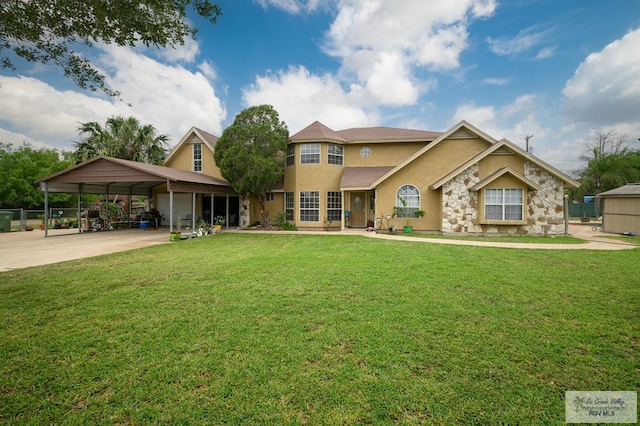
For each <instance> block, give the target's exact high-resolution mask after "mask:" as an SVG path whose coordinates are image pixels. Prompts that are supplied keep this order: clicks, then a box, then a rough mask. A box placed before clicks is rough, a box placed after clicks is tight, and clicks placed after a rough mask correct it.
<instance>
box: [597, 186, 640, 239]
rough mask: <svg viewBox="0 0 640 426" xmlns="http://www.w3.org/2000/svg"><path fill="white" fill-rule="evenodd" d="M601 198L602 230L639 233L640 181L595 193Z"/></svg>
mask: <svg viewBox="0 0 640 426" xmlns="http://www.w3.org/2000/svg"><path fill="white" fill-rule="evenodd" d="M597 198H600V199H601V200H602V230H603V231H605V232H612V233H617V234H624V233H632V234H634V235H640V183H628V184H626V185H624V186H621V187H619V188H616V189H612V190H610V191H606V192H602V193H600V194H598V195H597Z"/></svg>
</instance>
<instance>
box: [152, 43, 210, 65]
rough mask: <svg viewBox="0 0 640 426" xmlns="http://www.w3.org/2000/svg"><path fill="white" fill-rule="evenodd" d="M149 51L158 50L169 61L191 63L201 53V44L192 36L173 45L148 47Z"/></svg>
mask: <svg viewBox="0 0 640 426" xmlns="http://www.w3.org/2000/svg"><path fill="white" fill-rule="evenodd" d="M147 50H149V51H157V52H158V53H159V55H160V57H162V58H164V59H165V60H167V61H169V62H186V63H191V62H193V61H195V59H196V56H198V54H199V53H200V46H199V45H198V42H197V41H195V40H194V39H192V38H191V37H185V39H184V44H183V45H179V46H175V47H171V46H167V47H165V48H162V49H159V50H157V49H147Z"/></svg>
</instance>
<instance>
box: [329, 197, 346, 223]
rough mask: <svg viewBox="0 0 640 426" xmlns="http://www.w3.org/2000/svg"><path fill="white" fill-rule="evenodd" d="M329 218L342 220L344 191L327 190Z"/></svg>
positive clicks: (334, 220) (333, 220) (337, 220)
mask: <svg viewBox="0 0 640 426" xmlns="http://www.w3.org/2000/svg"><path fill="white" fill-rule="evenodd" d="M327 220H330V221H332V222H340V220H342V193H341V192H336V191H329V192H327Z"/></svg>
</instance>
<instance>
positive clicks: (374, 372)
mask: <svg viewBox="0 0 640 426" xmlns="http://www.w3.org/2000/svg"><path fill="white" fill-rule="evenodd" d="M639 259H640V249H634V250H625V251H619V252H608V251H582V250H571V251H569V250H567V251H562V250H559V251H554V250H514V249H499V248H485V247H461V246H453V245H440V244H438V245H432V244H425V243H411V242H403V241H389V240H376V239H368V238H362V237H358V236H342V235H335V236H334V235H331V236H326V235H322V236H309V235H282V234H278V235H263V234H233V233H227V234H224V233H223V234H221V235H217V236H213V237H207V238H201V239H197V240H189V241H183V242H179V243H174V244H167V245H162V246H155V247H150V248H146V249H140V250H135V251H130V252H126V253H119V254H113V255H109V256H102V257H97V258H92V259H87V260H82V261H74V262H66V263H61V264H57V265H51V266H45V267H36V268H30V269H25V270H16V271H10V272H5V273H0V315H1V317H0V423H9V424H24V423H30V424H51V423H63V424H117V423H120V424H122V423H125V424H140V423H165V424H194V423H195V424H221V423H224V424H242V423H244V424H252V425H253V424H300V423H308V424H352V423H374V424H393V423H409V424H411V423H414V424H417V423H433V424H443V425H450V424H460V423H464V424H498V423H504V424H562V423H563V422H564V410H565V401H564V392H565V391H566V390H637V389H638V383H639V382H638V365H639V364H640V356H639V349H640V315H639V313H640V262H638V260H639Z"/></svg>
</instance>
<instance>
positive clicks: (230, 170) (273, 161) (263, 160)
mask: <svg viewBox="0 0 640 426" xmlns="http://www.w3.org/2000/svg"><path fill="white" fill-rule="evenodd" d="M287 138H289V129H288V128H287V125H286V124H285V122H284V121H280V117H279V115H278V112H277V111H276V110H275V109H274V108H273V107H272V106H271V105H259V106H254V107H250V108H247V109H245V110H244V111H242V112H241V113H240V114H238V115H236V117H235V118H234V120H233V123H232V124H231V126H229V127H227V128H226V129H225V130H224V132H222V136H221V137H220V138H219V139H218V142H216V147H215V150H214V159H215V161H216V164H217V165H218V167H219V168H220V172H221V173H222V176H223V177H224V178H225V179H226V180H227V181H228V182H229V183H230V184H231V186H232V188H233V190H234V191H236V192H237V193H238V194H240V195H243V196H246V195H252V196H254V197H256V198H257V199H258V201H259V202H260V211H261V213H262V225H263V226H265V227H266V226H268V225H269V212H268V211H267V208H266V205H265V204H266V196H267V191H268V189H269V187H270V186H271V185H273V184H275V183H276V182H278V181H279V180H280V179H282V177H283V176H284V161H285V152H286V150H287Z"/></svg>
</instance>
